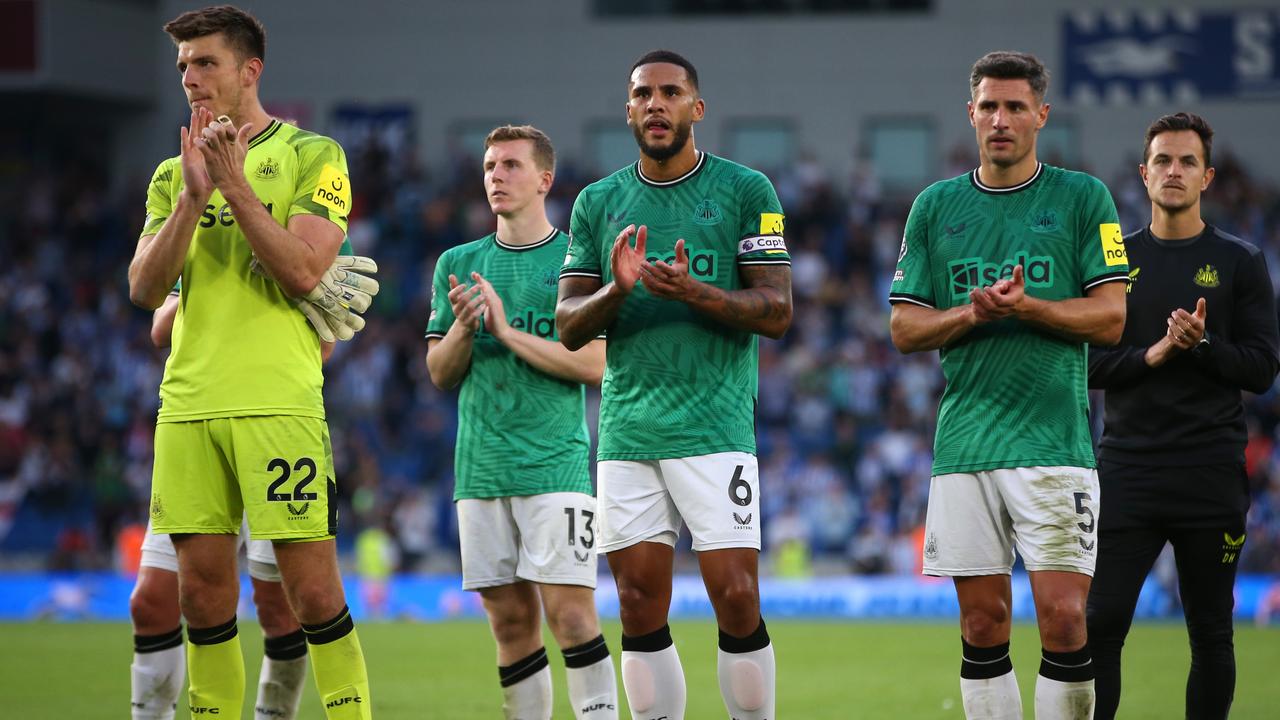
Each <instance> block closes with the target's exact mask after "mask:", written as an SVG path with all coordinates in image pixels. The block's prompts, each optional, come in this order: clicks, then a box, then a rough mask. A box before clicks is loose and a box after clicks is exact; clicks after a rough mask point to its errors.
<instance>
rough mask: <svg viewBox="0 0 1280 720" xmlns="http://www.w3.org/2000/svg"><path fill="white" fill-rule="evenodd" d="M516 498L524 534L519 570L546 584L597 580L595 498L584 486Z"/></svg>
mask: <svg viewBox="0 0 1280 720" xmlns="http://www.w3.org/2000/svg"><path fill="white" fill-rule="evenodd" d="M510 500H511V515H512V517H513V518H514V519H515V523H516V528H517V531H518V533H519V539H520V558H519V562H518V564H517V567H516V576H517V577H520V578H521V579H524V580H529V581H532V582H536V583H539V584H543V585H548V584H550V585H578V586H582V587H587V588H594V587H595V586H596V567H597V566H596V539H597V538H596V499H595V498H594V497H592V496H591V495H588V494H587V493H581V492H552V493H540V494H538V495H523V496H518V497H513V498H511V499H510Z"/></svg>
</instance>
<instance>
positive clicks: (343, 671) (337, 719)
mask: <svg viewBox="0 0 1280 720" xmlns="http://www.w3.org/2000/svg"><path fill="white" fill-rule="evenodd" d="M302 630H303V632H305V633H306V634H307V649H308V651H309V652H310V654H311V667H312V670H313V671H314V672H315V675H316V688H317V689H318V690H319V691H320V702H321V703H322V704H323V705H324V715H325V717H326V718H328V719H329V720H369V719H370V718H372V717H373V707H372V704H371V701H370V699H369V673H368V671H367V670H365V667H364V651H363V650H361V649H360V638H359V637H358V636H357V635H356V625H355V621H354V620H352V619H351V611H350V610H349V609H348V608H346V607H343V608H342V612H339V613H338V615H337V616H336V617H334V618H333V619H332V620H330V621H328V622H323V623H320V624H318V625H303V626H302Z"/></svg>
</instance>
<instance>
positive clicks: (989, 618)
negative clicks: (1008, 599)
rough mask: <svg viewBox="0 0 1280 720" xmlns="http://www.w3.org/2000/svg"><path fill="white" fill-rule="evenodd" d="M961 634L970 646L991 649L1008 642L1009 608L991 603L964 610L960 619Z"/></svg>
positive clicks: (997, 603)
mask: <svg viewBox="0 0 1280 720" xmlns="http://www.w3.org/2000/svg"><path fill="white" fill-rule="evenodd" d="M960 629H961V634H962V635H964V639H965V640H966V641H968V642H969V644H970V645H976V646H977V647H991V646H993V645H999V644H1000V643H1003V642H1007V641H1008V640H1009V608H1008V606H1007V605H1005V604H1004V603H1003V602H993V603H991V604H988V605H984V606H983V607H980V608H970V609H967V610H965V612H964V613H963V615H962V616H961V618H960Z"/></svg>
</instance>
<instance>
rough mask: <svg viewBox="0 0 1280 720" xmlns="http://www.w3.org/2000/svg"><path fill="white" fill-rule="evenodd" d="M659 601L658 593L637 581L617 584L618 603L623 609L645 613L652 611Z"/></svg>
mask: <svg viewBox="0 0 1280 720" xmlns="http://www.w3.org/2000/svg"><path fill="white" fill-rule="evenodd" d="M660 602H661V597H660V596H659V595H658V593H655V592H650V590H649V589H648V588H647V587H645V586H644V585H641V584H637V583H627V584H622V583H619V584H618V604H619V605H620V606H621V607H622V609H623V610H625V611H628V612H632V613H637V614H646V613H649V612H652V611H653V610H654V609H655V608H657V606H658V605H659V604H660Z"/></svg>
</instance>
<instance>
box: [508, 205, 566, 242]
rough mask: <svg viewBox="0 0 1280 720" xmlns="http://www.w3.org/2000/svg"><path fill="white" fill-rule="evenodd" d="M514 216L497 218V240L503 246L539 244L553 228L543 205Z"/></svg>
mask: <svg viewBox="0 0 1280 720" xmlns="http://www.w3.org/2000/svg"><path fill="white" fill-rule="evenodd" d="M536 205H537V206H536V207H529V208H527V209H526V210H524V211H523V212H519V213H516V214H514V215H499V216H498V239H499V240H501V241H502V242H503V244H505V245H533V244H534V243H537V242H541V241H542V240H544V239H545V238H546V237H547V236H548V235H550V234H551V231H552V230H554V229H555V227H554V226H553V225H552V224H551V221H550V220H548V219H547V208H546V205H545V204H543V203H537V204H536Z"/></svg>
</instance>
